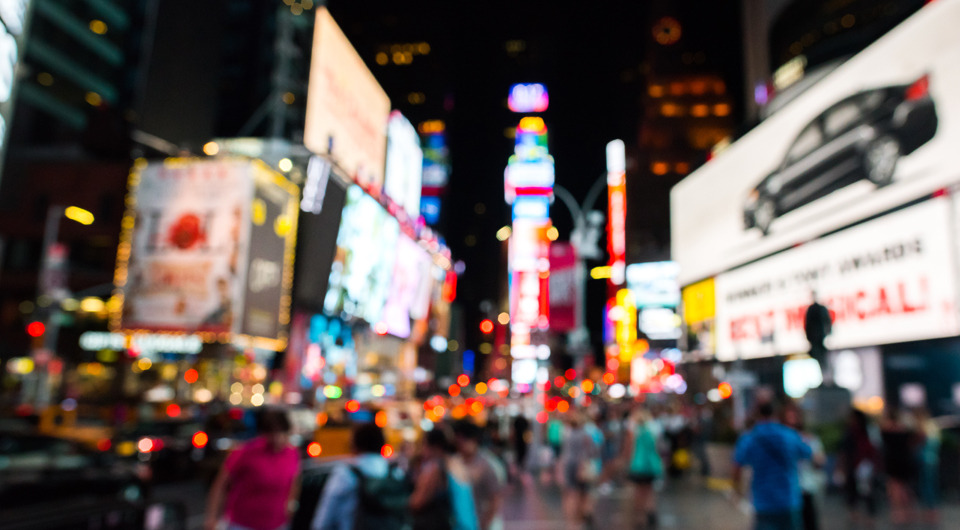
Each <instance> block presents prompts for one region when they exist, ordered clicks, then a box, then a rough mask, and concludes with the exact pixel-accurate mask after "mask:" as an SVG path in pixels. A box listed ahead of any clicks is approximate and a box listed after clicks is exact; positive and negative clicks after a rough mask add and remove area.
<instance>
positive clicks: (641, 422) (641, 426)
mask: <svg viewBox="0 0 960 530" xmlns="http://www.w3.org/2000/svg"><path fill="white" fill-rule="evenodd" d="M652 423H653V416H652V415H651V414H650V411H649V410H647V409H637V410H636V412H634V414H633V417H632V418H631V422H630V427H628V428H627V431H626V438H625V440H624V449H625V460H626V462H628V463H629V464H628V466H627V479H628V480H629V481H630V482H632V483H633V491H634V493H633V495H634V506H635V507H636V511H635V512H634V516H635V517H636V519H635V521H634V524H635V526H636V527H637V528H640V529H643V528H647V527H650V526H654V525H655V524H656V521H657V516H656V513H657V493H656V491H655V490H654V483H655V482H656V481H657V480H659V479H660V478H661V477H663V459H662V458H661V457H660V452H659V451H658V450H657V446H658V445H659V440H658V439H657V430H656V429H654V427H653V425H652Z"/></svg>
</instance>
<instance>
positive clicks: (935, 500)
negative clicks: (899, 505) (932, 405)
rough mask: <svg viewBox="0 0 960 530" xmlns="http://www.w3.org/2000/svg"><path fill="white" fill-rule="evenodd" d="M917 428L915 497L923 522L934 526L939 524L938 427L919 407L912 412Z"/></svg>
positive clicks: (927, 413) (939, 434) (925, 410)
mask: <svg viewBox="0 0 960 530" xmlns="http://www.w3.org/2000/svg"><path fill="white" fill-rule="evenodd" d="M914 414H915V417H916V422H917V428H918V429H919V431H920V434H921V435H922V437H923V441H922V443H921V444H920V445H919V450H918V452H917V468H918V469H919V476H918V477H917V497H918V498H919V499H920V506H921V507H922V509H923V519H924V522H925V523H927V524H929V525H935V524H937V523H939V522H940V511H939V509H938V506H939V504H940V484H939V482H940V473H939V471H940V444H941V441H942V434H941V431H940V427H939V426H938V425H937V422H935V421H934V420H933V419H932V418H931V417H930V411H928V410H927V409H926V408H923V407H920V408H918V409H916V410H915V411H914Z"/></svg>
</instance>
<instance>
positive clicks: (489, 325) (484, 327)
mask: <svg viewBox="0 0 960 530" xmlns="http://www.w3.org/2000/svg"><path fill="white" fill-rule="evenodd" d="M480 331H482V332H483V333H485V334H490V333H493V321H492V320H490V319H489V318H487V319H484V320H483V321H482V322H480Z"/></svg>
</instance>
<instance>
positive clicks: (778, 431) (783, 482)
mask: <svg viewBox="0 0 960 530" xmlns="http://www.w3.org/2000/svg"><path fill="white" fill-rule="evenodd" d="M812 456H813V452H812V451H811V449H810V446H809V445H807V444H805V443H804V442H803V440H802V439H801V438H800V435H799V434H798V433H797V431H795V430H793V429H791V428H790V427H786V426H784V425H781V424H780V423H778V422H777V421H776V418H775V416H774V406H773V403H772V402H770V401H766V402H763V403H761V404H760V405H759V407H758V417H757V422H756V424H755V425H754V426H753V428H752V429H750V430H749V431H748V432H746V433H744V434H743V436H741V437H740V439H739V440H737V445H736V449H735V451H734V466H733V484H734V496H736V495H738V494H739V492H740V491H741V477H742V468H743V467H746V466H749V467H750V468H752V469H753V483H752V484H751V491H752V492H753V506H754V511H755V515H754V517H755V526H754V528H755V529H756V530H800V528H801V526H802V523H801V509H802V507H803V494H802V492H801V490H800V479H799V476H798V473H797V464H798V463H799V462H800V461H802V460H806V459H809V458H811V457H812Z"/></svg>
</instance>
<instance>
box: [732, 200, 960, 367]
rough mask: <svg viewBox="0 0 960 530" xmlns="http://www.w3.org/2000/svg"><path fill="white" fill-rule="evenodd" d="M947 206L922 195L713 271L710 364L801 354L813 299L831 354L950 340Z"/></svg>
mask: <svg viewBox="0 0 960 530" xmlns="http://www.w3.org/2000/svg"><path fill="white" fill-rule="evenodd" d="M951 207H952V205H951V201H950V199H949V198H945V197H941V198H936V199H931V200H928V201H925V202H922V203H920V204H917V205H914V206H910V207H908V208H905V209H903V210H900V211H897V212H894V213H891V214H888V215H885V216H883V217H880V218H878V219H875V220H873V221H870V222H867V223H863V224H860V225H857V226H855V227H853V228H849V229H847V230H842V231H840V232H837V233H836V234H832V235H829V236H826V237H823V238H820V239H817V240H814V241H811V242H809V243H807V244H805V245H801V246H799V247H797V248H793V249H790V250H787V251H784V252H781V253H779V254H776V255H774V256H771V257H769V258H766V259H763V260H760V261H757V262H755V263H751V264H749V265H746V266H743V267H740V268H738V269H734V270H732V271H729V272H726V273H723V274H720V275H718V276H717V277H716V280H715V282H714V288H715V297H716V304H717V307H716V356H717V358H718V359H720V360H724V361H726V360H734V359H736V358H753V357H764V356H769V355H780V354H791V353H801V352H807V351H809V349H810V346H809V344H808V343H807V339H806V335H805V333H804V317H805V314H806V310H807V307H809V306H810V304H811V303H812V301H813V296H814V293H816V297H817V299H818V301H819V302H820V303H821V304H823V305H824V306H826V307H827V309H829V310H830V314H831V317H832V319H833V332H832V334H831V335H830V336H829V337H827V340H826V346H827V347H828V348H829V349H831V350H836V349H842V348H856V347H861V346H870V345H876V344H888V343H894V342H907V341H912V340H919V339H930V338H937V337H950V336H954V335H957V334H958V333H960V322H958V315H957V291H956V289H957V285H956V279H955V276H954V262H955V260H954V257H953V255H952V249H953V245H954V240H953V238H952V237H951V224H952V223H953V216H952V214H951Z"/></svg>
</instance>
